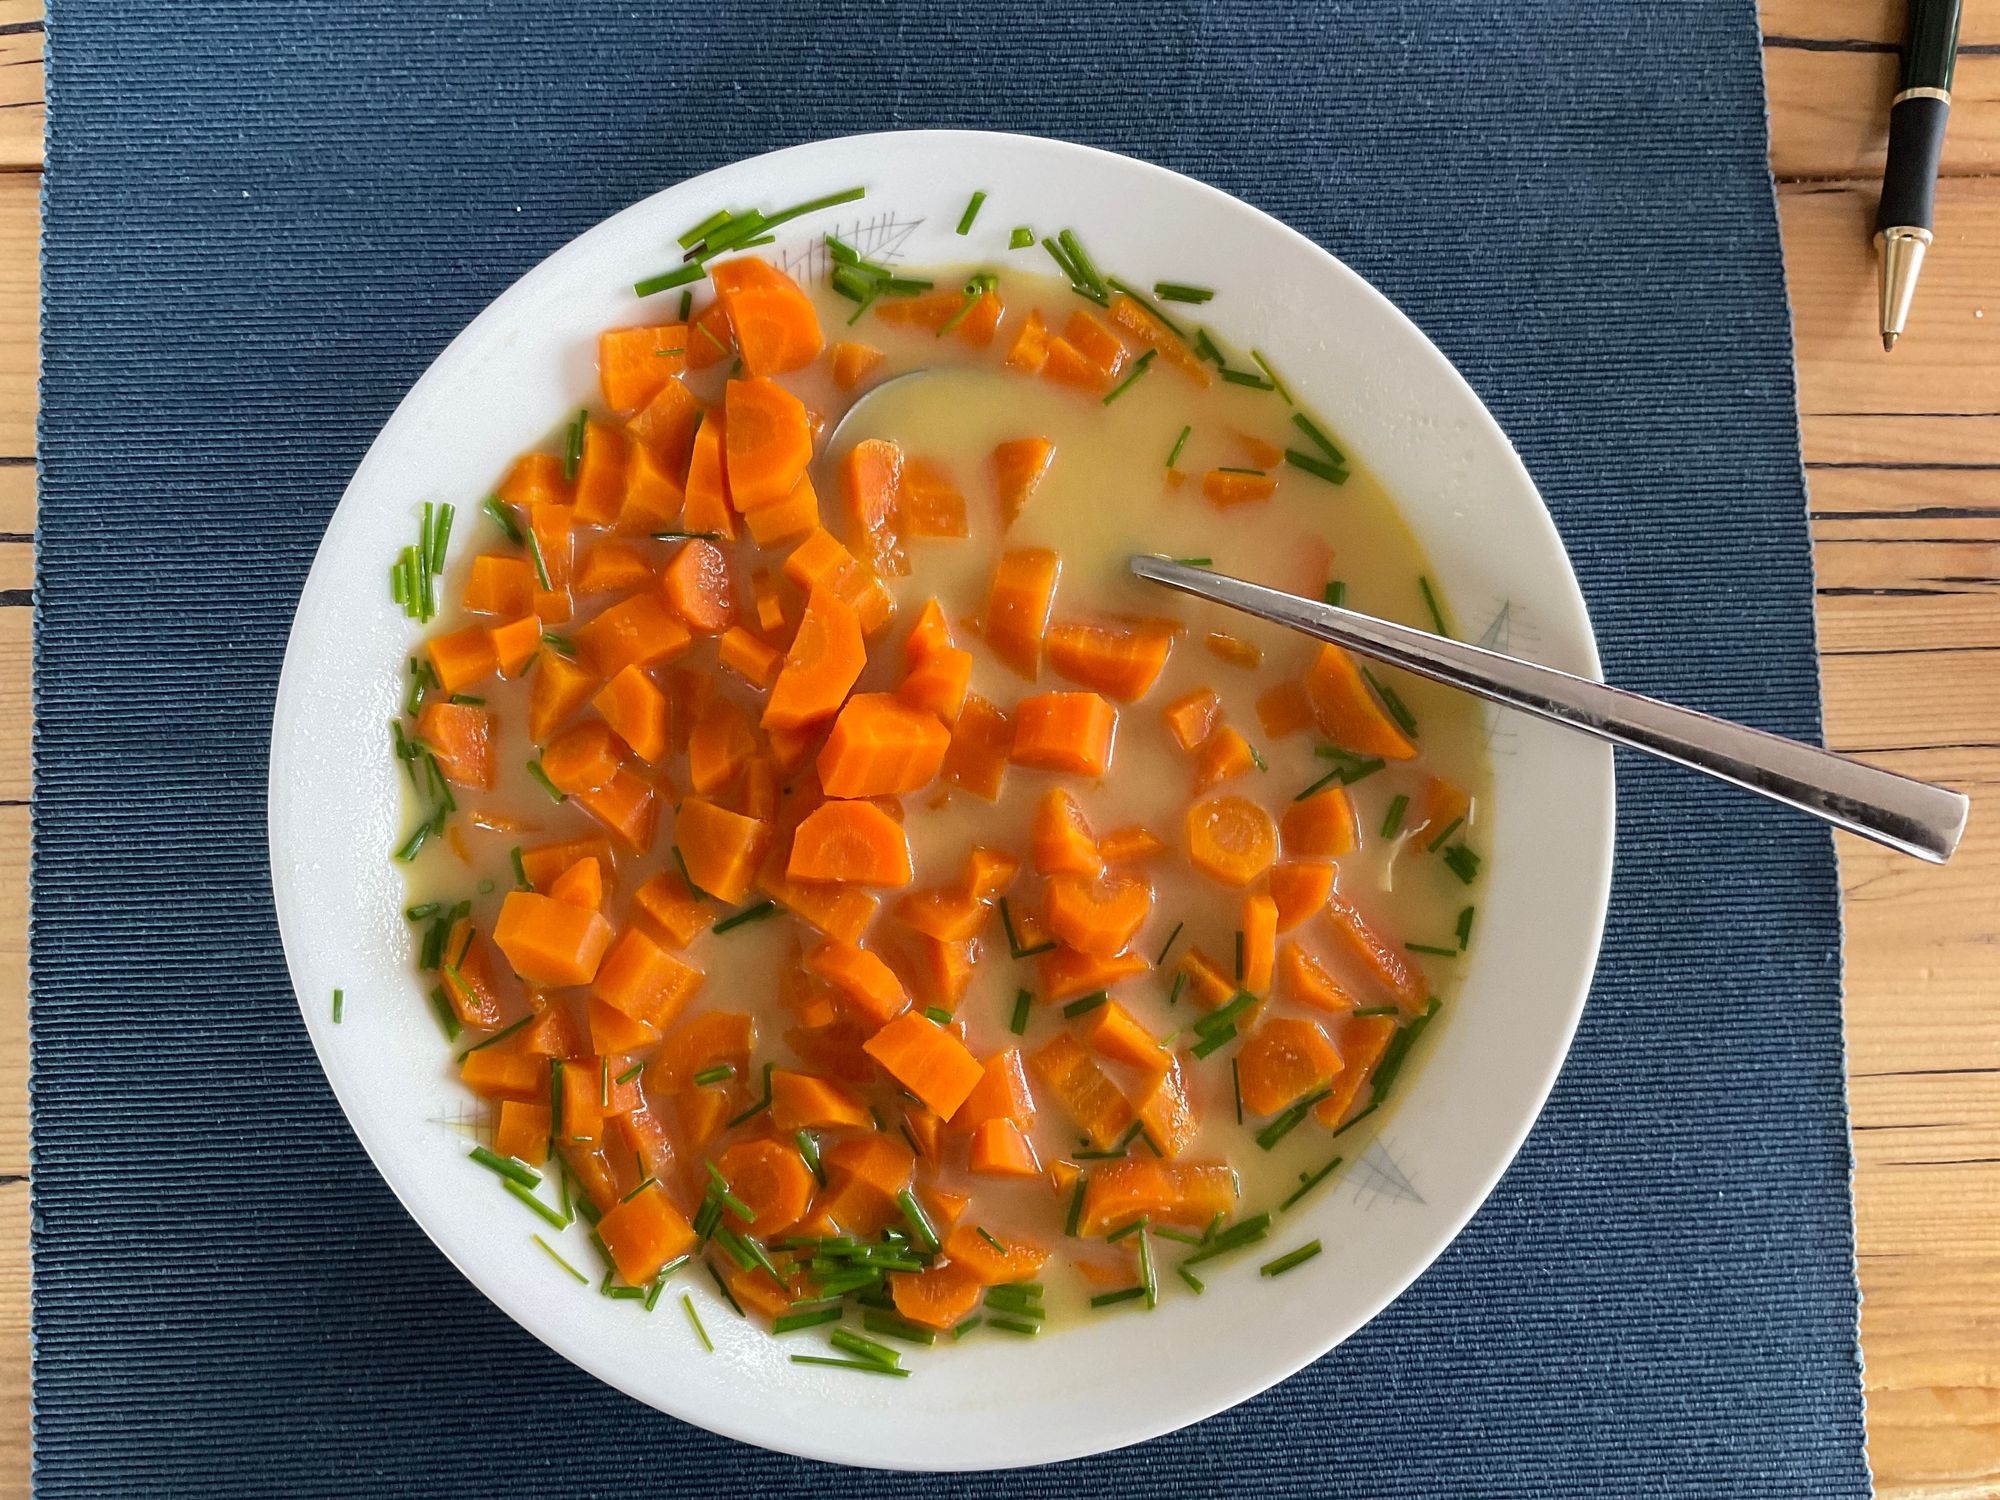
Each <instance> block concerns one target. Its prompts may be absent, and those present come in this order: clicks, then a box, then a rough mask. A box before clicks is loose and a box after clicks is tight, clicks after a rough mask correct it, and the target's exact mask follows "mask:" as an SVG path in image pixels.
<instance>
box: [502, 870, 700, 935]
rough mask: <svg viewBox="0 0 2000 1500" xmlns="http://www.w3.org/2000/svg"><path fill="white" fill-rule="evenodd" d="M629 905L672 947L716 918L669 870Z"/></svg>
mask: <svg viewBox="0 0 2000 1500" xmlns="http://www.w3.org/2000/svg"><path fill="white" fill-rule="evenodd" d="M532 874H533V872H532V871H530V875H531V876H532ZM632 904H633V907H634V909H635V910H636V911H637V912H638V913H639V915H641V916H642V917H644V918H645V919H646V920H647V921H648V922H650V923H651V924H652V926H653V928H654V930H655V931H657V932H658V933H659V934H660V935H661V936H662V937H663V938H665V939H666V940H667V942H669V943H670V944H672V945H673V946H674V947H676V948H685V947H686V946H687V945H688V944H689V943H691V942H693V941H694V940H695V939H696V938H697V937H699V936H700V935H701V934H702V933H704V932H706V931H708V929H709V928H710V926H712V925H713V924H714V922H715V919H716V913H715V909H714V907H713V906H711V905H710V904H709V903H707V902H704V901H701V900H698V899H696V897H695V894H694V892H693V891H691V890H689V889H688V886H687V882H686V881H684V880H682V879H681V877H680V876H679V875H678V874H676V873H675V872H673V871H671V870H663V871H661V872H660V873H659V874H657V875H655V876H653V878H652V879H650V880H648V881H647V882H646V883H645V884H644V885H642V886H640V887H639V889H638V890H637V891H635V892H633V894H632Z"/></svg>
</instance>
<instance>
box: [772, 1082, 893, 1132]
mask: <svg viewBox="0 0 2000 1500" xmlns="http://www.w3.org/2000/svg"><path fill="white" fill-rule="evenodd" d="M771 1123H772V1124H773V1125H775V1126H777V1127H778V1129H780V1130H838V1129H843V1128H850V1127H851V1128H854V1129H860V1130H865V1129H867V1128H868V1127H869V1126H870V1125H872V1124H873V1123H874V1122H873V1121H872V1120H871V1119H870V1117H869V1114H868V1106H867V1105H866V1104H863V1103H862V1102H861V1098H860V1096H859V1095H858V1094H856V1093H855V1092H854V1091H853V1090H852V1089H849V1088H845V1087H843V1086H842V1085H840V1084H838V1083H835V1082H834V1081H833V1080H832V1079H830V1078H818V1077H815V1076H814V1075H813V1074H811V1073H799V1072H795V1071H793V1070H792V1069H790V1068H776V1069H773V1070H772V1073H771Z"/></svg>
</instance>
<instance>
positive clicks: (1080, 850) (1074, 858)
mask: <svg viewBox="0 0 2000 1500" xmlns="http://www.w3.org/2000/svg"><path fill="white" fill-rule="evenodd" d="M1029 839H1030V847H1031V848H1032V850H1033V856H1034V863H1035V873H1036V874H1038V875H1061V874H1071V875H1087V876H1089V877H1090V878H1091V879H1093V880H1094V879H1096V878H1097V877H1098V876H1099V875H1102V874H1103V873H1104V856H1103V854H1101V853H1100V852H1099V851H1098V848H1097V839H1096V836H1095V835H1093V834H1092V833H1091V831H1090V823H1089V820H1088V819H1086V818H1085V817H1084V815H1083V808H1082V807H1081V806H1079V805H1078V803H1077V800H1076V798H1075V797H1074V796H1072V795H1071V794H1070V791H1069V789H1068V788H1067V787H1060V786H1052V787H1050V788H1049V789H1048V790H1047V791H1046V792H1044V793H1042V800H1041V801H1040V802H1039V803H1037V804H1036V805H1035V821H1034V823H1033V825H1032V827H1031V829H1030V833H1029Z"/></svg>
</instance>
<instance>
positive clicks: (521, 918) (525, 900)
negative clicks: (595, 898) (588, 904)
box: [493, 891, 611, 985]
mask: <svg viewBox="0 0 2000 1500" xmlns="http://www.w3.org/2000/svg"><path fill="white" fill-rule="evenodd" d="M493 943H494V946H495V947H497V948H498V949H499V950H500V951H501V952H502V953H504V954H505V955H506V956H507V962H508V963H509V964H511V965H513V968H514V972H515V973H516V974H518V975H520V976H521V978H523V979H525V980H527V981H528V982H529V983H530V984H551V985H565V984H589V983H590V981H591V980H592V979H593V978H595V977H596V975H597V966H598V964H599V963H600V962H601V961H602V960H603V958H604V950H605V949H607V948H609V947H610V946H611V924H610V923H609V922H608V921H606V920H605V919H604V917H603V915H602V914H601V913H599V912H596V911H592V910H588V909H586V908H584V907H581V906H571V905H570V904H569V903H568V902H566V901H557V900H554V899H553V898H551V897H548V896H542V895H538V894H536V893H535V892H533V891H509V892H508V893H507V899H506V900H505V901H504V902H502V903H501V906H500V918H499V920H498V921H497V922H496V923H495V924H494V927H493Z"/></svg>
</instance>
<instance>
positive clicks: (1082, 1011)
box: [1063, 990, 1111, 1021]
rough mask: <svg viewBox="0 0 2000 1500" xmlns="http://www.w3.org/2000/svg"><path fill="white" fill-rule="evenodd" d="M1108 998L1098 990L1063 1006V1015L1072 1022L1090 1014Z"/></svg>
mask: <svg viewBox="0 0 2000 1500" xmlns="http://www.w3.org/2000/svg"><path fill="white" fill-rule="evenodd" d="M1110 998H1111V996H1110V995H1109V994H1108V993H1106V992H1105V991H1103V990H1099V991H1097V992H1096V993H1095V994H1092V995H1085V996H1084V997H1083V998H1082V999H1081V1000H1072V1001H1070V1003H1069V1004H1067V1005H1065V1006H1064V1007H1063V1015H1064V1016H1065V1017H1067V1018H1068V1019H1070V1020H1072V1021H1074V1020H1075V1019H1076V1018H1077V1017H1078V1016H1085V1015H1089V1014H1090V1012H1092V1011H1094V1010H1096V1009H1097V1007H1098V1006H1100V1005H1102V1004H1103V1003H1104V1002H1105V1001H1107V1000H1109V999H1110Z"/></svg>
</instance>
